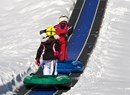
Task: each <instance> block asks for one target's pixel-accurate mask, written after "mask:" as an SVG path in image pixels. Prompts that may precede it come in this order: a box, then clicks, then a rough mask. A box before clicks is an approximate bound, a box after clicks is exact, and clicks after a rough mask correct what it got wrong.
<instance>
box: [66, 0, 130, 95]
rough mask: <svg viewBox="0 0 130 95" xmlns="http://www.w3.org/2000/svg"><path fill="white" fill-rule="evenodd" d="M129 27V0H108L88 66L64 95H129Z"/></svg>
mask: <svg viewBox="0 0 130 95" xmlns="http://www.w3.org/2000/svg"><path fill="white" fill-rule="evenodd" d="M129 28H130V0H108V4H107V9H106V13H105V17H104V20H103V24H102V27H101V30H100V35H99V38H98V41H97V43H96V47H95V48H94V50H93V52H92V55H91V57H90V59H89V62H88V66H87V67H86V69H85V71H84V73H83V74H82V75H81V77H80V79H79V81H78V83H77V84H76V85H75V86H74V87H73V88H72V89H71V90H70V91H69V92H67V93H65V94H64V95H130V73H129V72H130V58H129V57H130V48H129V47H130V29H129Z"/></svg>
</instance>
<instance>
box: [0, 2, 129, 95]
mask: <svg viewBox="0 0 130 95" xmlns="http://www.w3.org/2000/svg"><path fill="white" fill-rule="evenodd" d="M75 1H76V0H0V2H1V3H0V95H1V94H3V93H5V92H7V91H9V90H12V85H13V86H14V88H15V87H16V83H17V82H21V79H22V76H23V75H24V74H25V73H26V72H27V70H28V68H29V67H30V66H31V64H34V58H35V53H36V49H37V48H38V46H39V42H40V41H39V31H40V30H41V29H44V28H46V27H47V26H48V25H53V24H55V23H58V17H59V15H61V14H66V15H70V14H71V11H72V9H73V6H74V3H75ZM129 5H130V0H108V6H107V9H106V14H105V18H104V20H103V24H102V28H101V30H100V35H99V38H98V41H97V44H96V47H95V48H94V51H93V53H92V55H91V57H90V59H89V62H88V66H87V68H86V69H85V71H84V73H83V74H82V75H81V77H80V80H79V81H78V83H77V84H76V85H75V86H74V87H73V88H72V89H71V90H70V91H68V92H67V93H64V95H130V84H129V83H130V77H129V76H130V74H129V72H130V69H129V67H130V64H129V62H130V60H129V56H130V53H129V51H130V48H129V46H130V42H129V40H130V37H129V35H130V32H129V24H130V23H129V20H130V19H129V17H130V6H129ZM18 85H20V84H19V83H18V84H17V86H18ZM8 95H11V93H9V92H8Z"/></svg>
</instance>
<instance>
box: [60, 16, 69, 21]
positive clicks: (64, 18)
mask: <svg viewBox="0 0 130 95" xmlns="http://www.w3.org/2000/svg"><path fill="white" fill-rule="evenodd" d="M59 20H60V22H62V21H66V22H68V17H67V16H66V15H62V16H60V17H59Z"/></svg>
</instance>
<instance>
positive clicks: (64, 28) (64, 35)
mask: <svg viewBox="0 0 130 95" xmlns="http://www.w3.org/2000/svg"><path fill="white" fill-rule="evenodd" d="M59 20H60V22H59V24H57V25H55V26H54V27H55V29H56V34H57V35H59V37H60V39H59V41H60V49H61V51H60V54H61V57H60V60H61V61H67V60H68V45H67V44H68V42H67V40H68V37H69V36H70V35H71V34H72V31H73V27H71V26H69V24H68V17H67V16H65V15H63V16H61V17H60V18H59Z"/></svg>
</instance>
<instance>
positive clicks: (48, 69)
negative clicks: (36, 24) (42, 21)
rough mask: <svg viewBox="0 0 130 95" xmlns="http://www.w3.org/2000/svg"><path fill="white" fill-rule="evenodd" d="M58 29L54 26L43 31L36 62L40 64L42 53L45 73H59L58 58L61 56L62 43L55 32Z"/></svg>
mask: <svg viewBox="0 0 130 95" xmlns="http://www.w3.org/2000/svg"><path fill="white" fill-rule="evenodd" d="M55 33H56V30H55V28H54V27H53V26H50V27H48V28H47V29H46V33H43V34H42V35H43V39H42V40H41V45H40V47H39V48H38V50H37V55H36V58H35V59H36V64H37V65H38V66H40V57H41V55H42V58H43V62H42V64H41V65H42V68H43V75H57V74H58V73H57V60H58V58H59V54H60V53H59V52H60V45H59V36H58V35H56V34H55Z"/></svg>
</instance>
